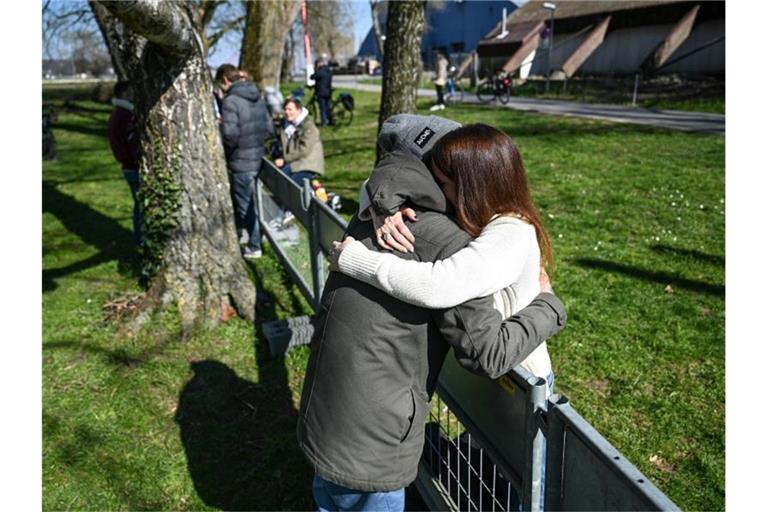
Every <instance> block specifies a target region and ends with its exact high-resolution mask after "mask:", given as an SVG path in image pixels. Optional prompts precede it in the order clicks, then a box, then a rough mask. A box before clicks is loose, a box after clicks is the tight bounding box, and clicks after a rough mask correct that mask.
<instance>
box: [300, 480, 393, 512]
mask: <svg viewBox="0 0 768 512" xmlns="http://www.w3.org/2000/svg"><path fill="white" fill-rule="evenodd" d="M312 495H313V496H314V497H315V503H317V508H318V510H319V511H320V512H330V511H342V510H360V511H367V510H371V511H373V510H376V511H381V510H385V511H388V512H394V511H402V510H405V489H404V488H403V489H398V490H396V491H389V492H363V491H356V490H354V489H348V488H346V487H342V486H340V485H336V484H334V483H333V482H329V481H328V480H326V479H324V478H321V477H319V476H317V475H315V479H314V480H313V481H312Z"/></svg>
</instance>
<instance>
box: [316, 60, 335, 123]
mask: <svg viewBox="0 0 768 512" xmlns="http://www.w3.org/2000/svg"><path fill="white" fill-rule="evenodd" d="M310 78H312V79H313V80H314V81H315V96H316V97H317V103H318V104H319V107H320V124H321V125H322V126H325V125H327V124H328V123H329V122H331V107H330V103H331V89H332V82H333V72H332V71H331V68H330V67H329V66H328V61H326V60H325V59H320V60H318V61H317V71H315V73H314V74H313V75H312V76H311V77H310Z"/></svg>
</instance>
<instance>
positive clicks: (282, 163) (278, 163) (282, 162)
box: [275, 158, 285, 168]
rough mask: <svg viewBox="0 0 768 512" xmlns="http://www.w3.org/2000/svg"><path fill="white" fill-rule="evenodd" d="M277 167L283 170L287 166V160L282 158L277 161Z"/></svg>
mask: <svg viewBox="0 0 768 512" xmlns="http://www.w3.org/2000/svg"><path fill="white" fill-rule="evenodd" d="M275 165H276V166H278V167H280V168H282V167H283V166H284V165H285V160H284V159H282V158H277V159H275Z"/></svg>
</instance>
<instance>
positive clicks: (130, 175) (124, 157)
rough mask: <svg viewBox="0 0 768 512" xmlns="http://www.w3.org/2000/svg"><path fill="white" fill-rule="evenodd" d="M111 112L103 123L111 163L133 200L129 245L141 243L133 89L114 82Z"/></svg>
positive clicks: (137, 149)
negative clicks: (116, 166)
mask: <svg viewBox="0 0 768 512" xmlns="http://www.w3.org/2000/svg"><path fill="white" fill-rule="evenodd" d="M112 105H114V107H115V108H114V110H112V114H111V115H110V116H109V122H108V123H107V135H108V137H109V145H110V146H111V147H112V154H113V155H114V157H115V160H117V161H118V162H120V165H121V166H122V167H123V177H124V178H125V181H126V182H128V186H129V187H130V189H131V197H133V241H134V242H135V243H136V245H141V244H142V243H143V237H142V234H141V222H142V219H141V208H140V207H139V202H138V200H137V198H136V194H138V192H139V138H138V137H137V135H136V127H135V123H134V118H133V88H132V87H131V84H130V83H129V82H125V81H122V82H117V83H116V84H115V88H114V98H113V99H112Z"/></svg>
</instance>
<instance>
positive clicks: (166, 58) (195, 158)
mask: <svg viewBox="0 0 768 512" xmlns="http://www.w3.org/2000/svg"><path fill="white" fill-rule="evenodd" d="M94 3H95V4H97V5H96V6H95V7H96V9H98V8H100V7H99V6H103V7H104V8H105V9H106V11H108V12H109V13H110V14H111V15H112V16H114V17H115V18H117V19H118V20H119V21H120V22H121V23H122V24H123V25H124V27H125V29H126V34H128V35H130V36H131V37H133V36H136V37H135V41H138V43H136V42H135V41H134V44H132V43H131V42H130V40H129V39H122V40H120V44H115V45H110V46H109V48H110V51H111V52H113V51H114V52H118V51H119V52H121V53H120V55H118V56H117V57H118V59H115V60H122V61H123V62H135V63H136V64H135V66H133V67H132V71H131V72H130V73H131V81H132V83H133V86H134V104H135V110H134V113H135V116H136V121H137V126H138V127H139V132H140V139H141V151H142V158H141V164H140V169H139V175H140V180H141V186H140V191H139V199H140V202H141V206H142V209H143V215H144V235H145V246H144V251H143V269H144V270H143V272H144V275H145V277H146V280H147V283H148V290H147V298H146V299H145V303H144V308H143V310H142V313H141V314H140V315H139V316H138V317H137V319H136V322H137V324H140V323H141V322H142V321H143V320H146V319H147V318H149V315H150V314H151V313H152V312H153V311H154V310H156V309H159V308H162V307H166V306H168V305H171V304H175V305H176V307H177V308H178V311H179V314H180V316H181V321H182V327H183V329H185V330H189V329H190V328H192V327H193V326H195V325H197V324H207V323H212V322H215V321H216V319H218V318H219V316H220V314H221V312H222V309H223V308H226V307H228V306H229V305H230V304H231V305H233V306H235V308H236V309H237V311H238V313H240V315H242V316H244V317H246V318H248V319H250V320H253V319H254V318H255V301H256V289H255V286H254V284H253V282H252V281H251V279H250V277H249V273H248V269H247V267H246V265H245V262H244V261H243V259H242V257H241V256H240V249H239V245H238V240H237V236H236V233H235V223H234V217H233V209H232V202H231V198H230V193H229V181H228V177H227V169H226V162H225V161H224V152H223V148H222V144H221V138H220V135H219V126H218V123H217V122H216V119H215V116H214V110H213V96H212V91H213V84H212V81H211V75H210V72H209V70H208V66H207V64H206V62H205V59H204V49H203V46H202V43H201V38H200V33H199V31H200V20H199V14H198V13H197V11H196V9H194V7H193V6H192V5H191V4H189V3H186V2H182V1H179V0H173V1H170V0H167V1H163V2H156V1H150V0H144V1H133V2H94ZM102 14H103V13H102ZM113 21H114V20H113ZM126 34H124V35H126Z"/></svg>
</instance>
